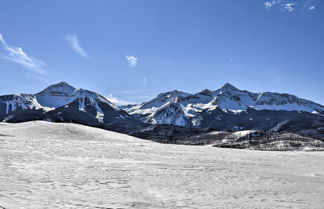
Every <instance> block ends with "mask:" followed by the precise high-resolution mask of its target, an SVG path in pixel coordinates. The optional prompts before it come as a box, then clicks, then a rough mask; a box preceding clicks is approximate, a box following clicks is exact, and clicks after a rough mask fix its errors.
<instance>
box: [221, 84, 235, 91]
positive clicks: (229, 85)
mask: <svg viewBox="0 0 324 209" xmlns="http://www.w3.org/2000/svg"><path fill="white" fill-rule="evenodd" d="M220 89H221V90H238V89H237V88H236V87H235V86H233V85H232V84H230V83H225V84H224V85H223V86H222V87H221V88H220Z"/></svg>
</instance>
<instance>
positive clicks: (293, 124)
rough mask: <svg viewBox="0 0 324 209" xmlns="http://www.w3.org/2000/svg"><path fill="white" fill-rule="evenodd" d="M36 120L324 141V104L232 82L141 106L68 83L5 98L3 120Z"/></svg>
mask: <svg viewBox="0 0 324 209" xmlns="http://www.w3.org/2000/svg"><path fill="white" fill-rule="evenodd" d="M31 120H47V121H53V122H74V123H80V124H85V125H89V126H95V127H100V128H104V129H109V130H113V131H117V132H122V133H127V134H131V135H136V136H139V137H142V138H150V139H153V138H154V137H155V138H159V137H160V138H161V137H162V138H163V137H164V138H167V139H170V138H172V140H174V139H175V138H177V137H179V136H181V137H182V138H183V137H186V136H187V135H188V136H193V135H195V134H206V133H208V132H209V131H214V130H218V131H227V132H233V131H234V132H235V131H242V130H259V131H264V132H282V131H286V132H291V133H296V134H300V135H303V136H307V137H312V138H318V139H323V140H324V106H323V105H320V104H317V103H315V102H312V101H309V100H305V99H301V98H298V97H296V96H294V95H290V94H281V93H273V92H263V93H252V92H249V91H245V90H239V89H237V88H236V87H234V86H233V85H231V84H228V83H226V84H225V85H224V86H222V87H221V88H220V89H218V90H215V91H212V90H208V89H205V90H203V91H201V92H199V93H195V94H191V93H186V92H181V91H177V90H175V91H171V92H167V93H161V94H159V95H158V96H157V97H156V98H154V99H152V100H150V101H148V102H144V103H142V104H137V105H127V106H120V107H118V106H116V105H114V104H113V103H111V102H110V101H109V100H108V99H107V98H105V97H104V96H101V95H99V94H97V93H95V92H92V91H88V90H85V89H78V88H74V87H72V86H71V85H69V84H67V83H66V82H61V83H58V84H54V85H51V86H49V87H47V88H46V89H44V90H43V91H41V92H39V93H37V94H13V95H3V96H0V121H4V122H23V121H31ZM170 131H171V132H170Z"/></svg>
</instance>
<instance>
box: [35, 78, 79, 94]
mask: <svg viewBox="0 0 324 209" xmlns="http://www.w3.org/2000/svg"><path fill="white" fill-rule="evenodd" d="M75 90H76V88H74V87H73V86H71V85H70V84H68V83H67V82H64V81H63V82H60V83H56V84H53V85H50V86H48V87H47V88H45V89H44V90H43V91H41V92H40V93H38V94H42V93H54V92H55V93H57V92H60V93H63V94H71V93H73V92H74V91H75Z"/></svg>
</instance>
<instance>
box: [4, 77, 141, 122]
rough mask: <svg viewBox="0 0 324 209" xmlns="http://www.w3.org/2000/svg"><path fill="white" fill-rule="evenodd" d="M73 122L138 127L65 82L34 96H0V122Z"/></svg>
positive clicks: (118, 111) (91, 94) (108, 104)
mask: <svg viewBox="0 0 324 209" xmlns="http://www.w3.org/2000/svg"><path fill="white" fill-rule="evenodd" d="M39 119H40V120H50V121H62V122H76V123H82V124H86V125H92V126H109V125H110V124H111V123H121V122H122V123H125V124H127V123H131V124H133V123H134V121H136V122H138V123H141V122H140V121H138V120H137V119H135V118H134V117H132V116H130V115H129V114H128V113H126V112H125V111H123V110H121V109H120V108H118V107H117V106H116V105H114V104H113V103H111V102H110V101H109V100H108V99H107V98H106V97H104V96H102V95H99V94H97V93H95V92H92V91H88V90H85V89H79V88H74V87H73V86H71V85H69V84H68V83H66V82H61V83H58V84H54V85H51V86H49V87H47V88H46V89H44V90H43V91H41V92H39V93H37V94H14V95H4V96H0V120H1V121H8V122H20V121H27V120H39Z"/></svg>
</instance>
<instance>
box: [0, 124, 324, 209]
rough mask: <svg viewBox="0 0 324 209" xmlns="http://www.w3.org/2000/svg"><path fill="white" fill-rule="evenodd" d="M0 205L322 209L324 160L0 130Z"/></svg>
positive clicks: (112, 136)
mask: <svg viewBox="0 0 324 209" xmlns="http://www.w3.org/2000/svg"><path fill="white" fill-rule="evenodd" d="M0 206H1V207H3V208H6V209H17V208H30V209H43V208H139V209H145V208H147V209H152V208H181V209H185V208H186V209H187V208H199V209H204V208H211V209H212V208H312V209H317V208H323V206H324V153H323V152H262V151H251V150H235V149H220V148H213V147H210V146H185V145H166V144H158V143H153V142H150V141H145V140H140V139H137V138H134V137H130V136H127V135H122V134H118V133H114V132H110V131H105V130H101V129H96V128H91V127H86V126H81V125H76V124H54V123H49V122H40V121H38V122H27V123H19V124H6V123H0ZM1 207H0V208H1Z"/></svg>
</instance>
